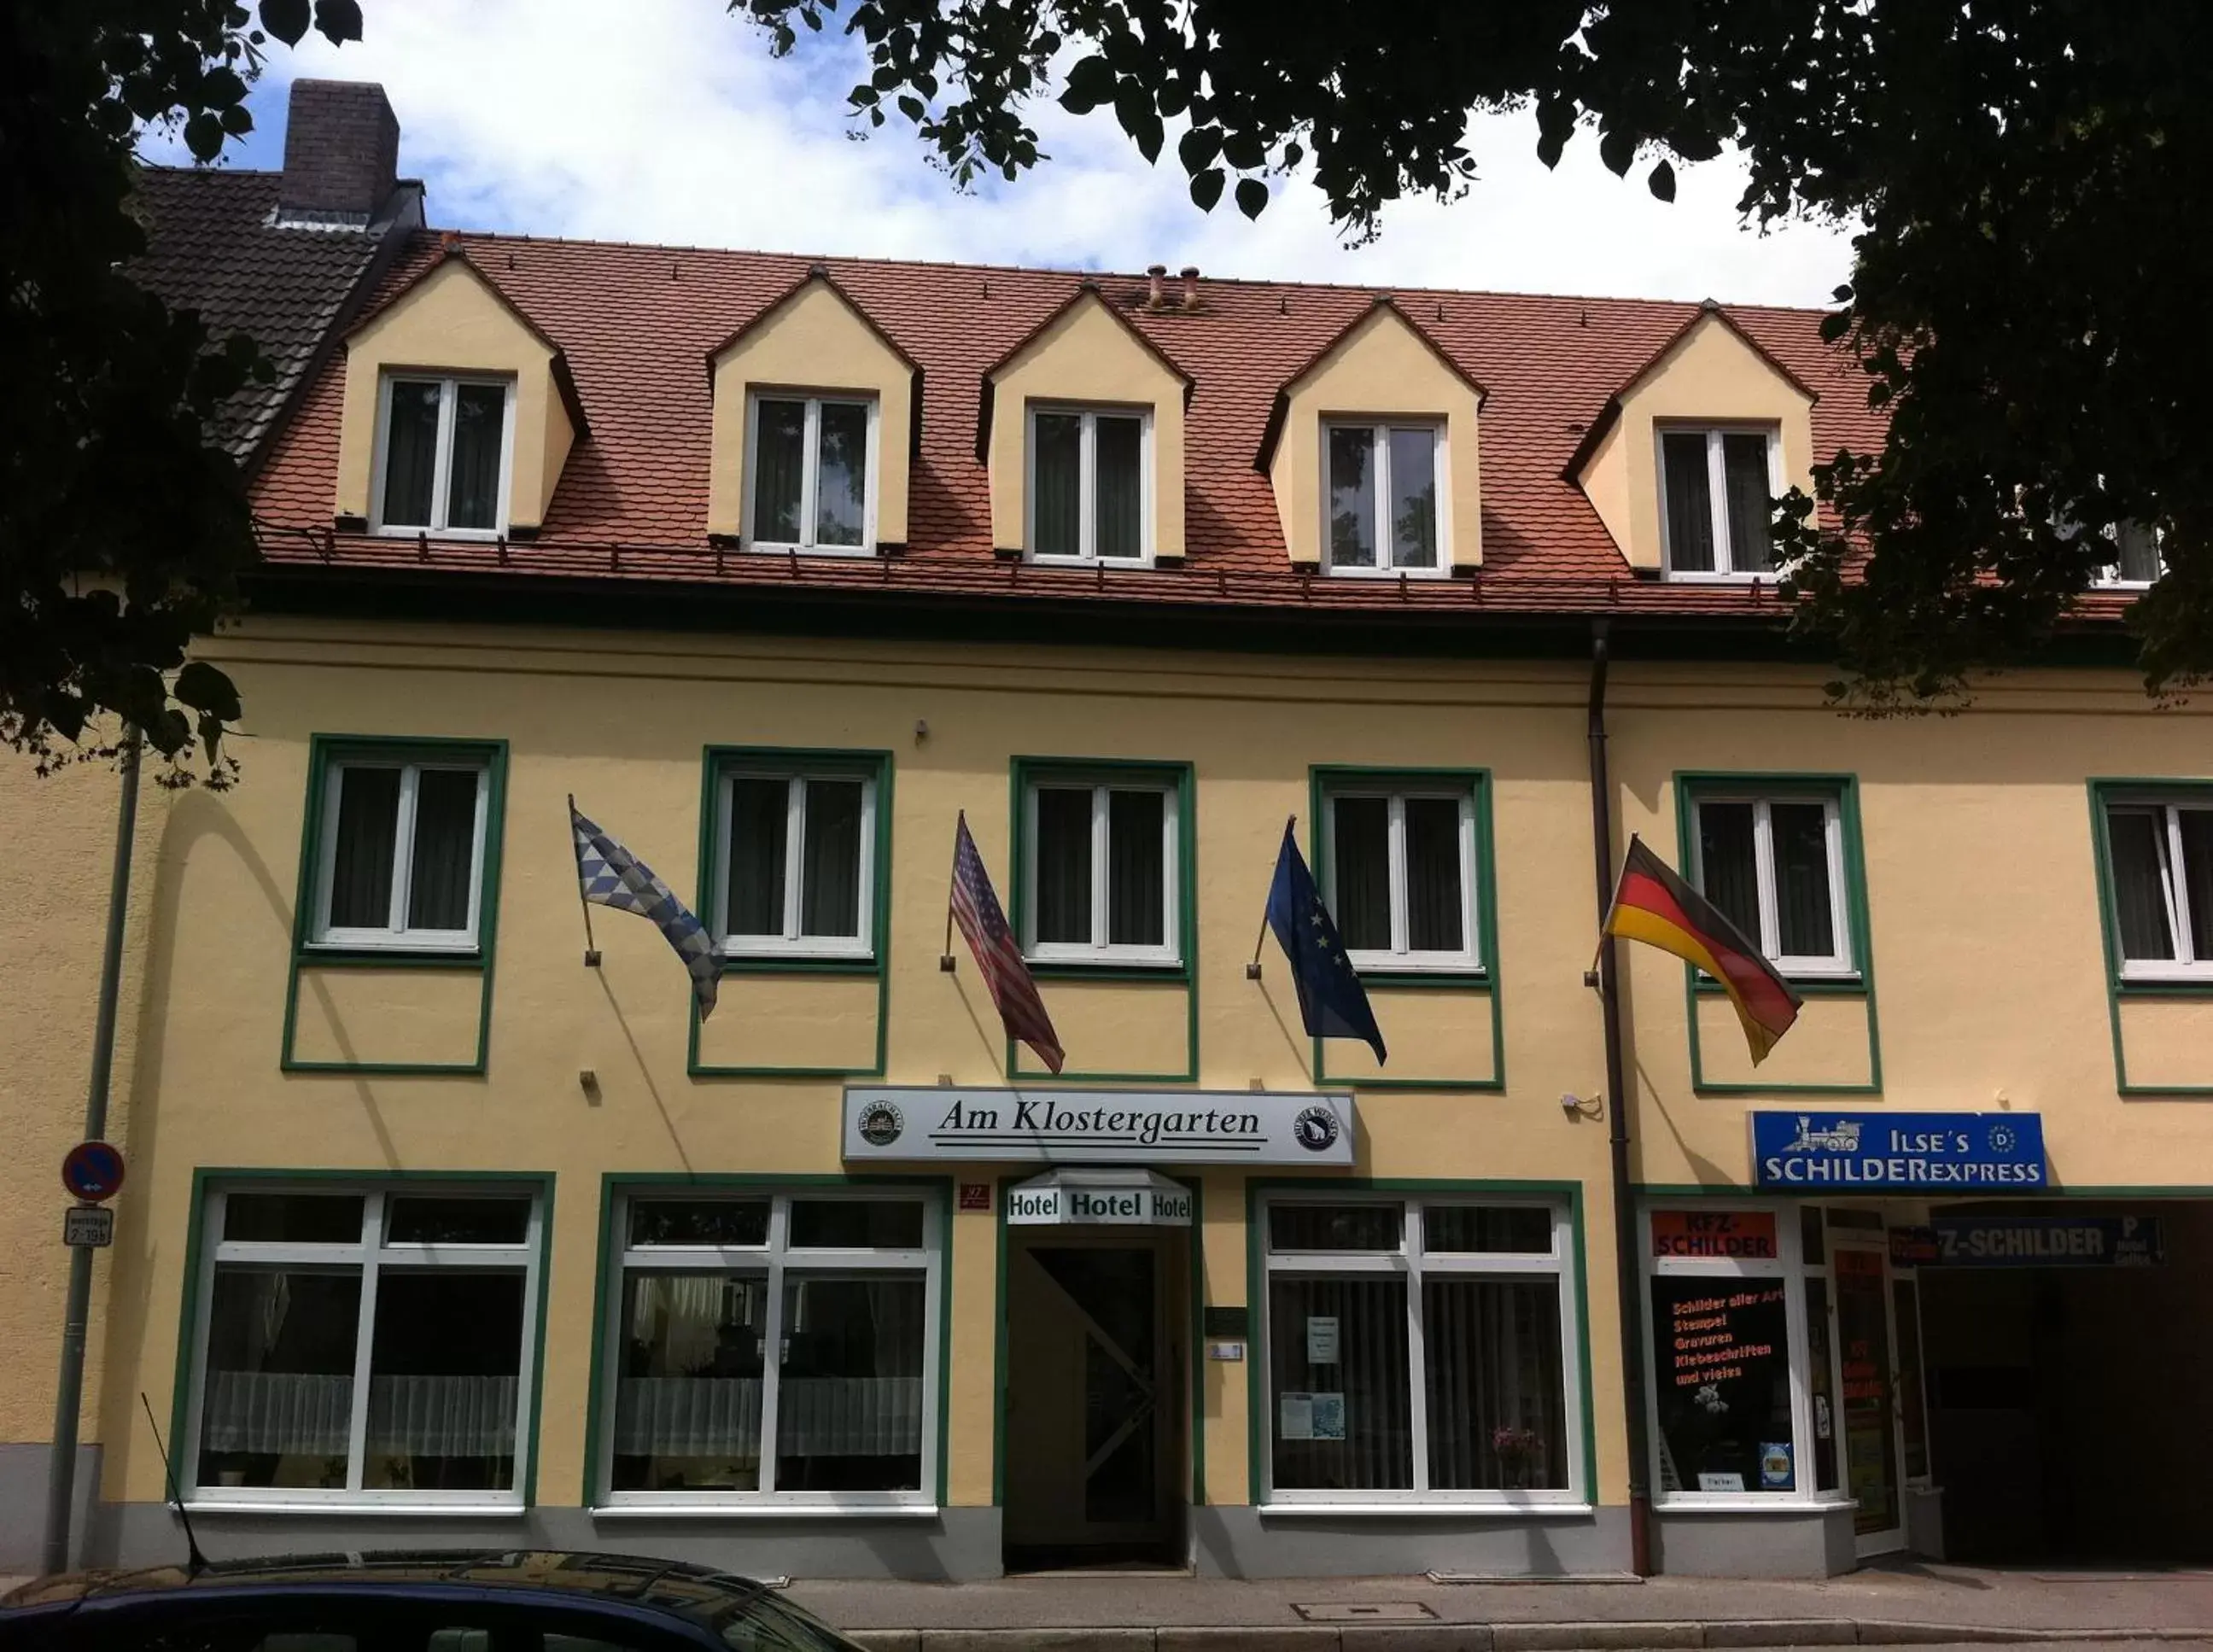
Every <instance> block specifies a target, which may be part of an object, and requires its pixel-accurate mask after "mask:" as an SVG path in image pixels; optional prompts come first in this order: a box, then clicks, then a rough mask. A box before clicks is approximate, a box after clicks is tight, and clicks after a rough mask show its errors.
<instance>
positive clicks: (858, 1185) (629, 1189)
mask: <svg viewBox="0 0 2213 1652" xmlns="http://www.w3.org/2000/svg"><path fill="white" fill-rule="evenodd" d="M872 1194H873V1195H875V1196H877V1197H880V1198H898V1197H901V1196H906V1195H911V1196H913V1197H915V1198H918V1199H919V1200H920V1201H921V1202H922V1203H923V1205H924V1211H925V1218H924V1220H925V1227H924V1242H925V1247H926V1248H927V1249H928V1251H929V1253H930V1260H929V1264H928V1279H927V1283H926V1289H927V1290H928V1291H929V1308H928V1312H929V1314H930V1320H931V1325H932V1329H931V1332H930V1337H931V1338H934V1341H932V1340H926V1341H925V1344H924V1350H923V1357H924V1373H923V1380H924V1384H925V1387H926V1390H927V1392H928V1396H929V1399H930V1406H929V1410H928V1421H927V1423H926V1424H925V1426H926V1427H927V1429H928V1437H927V1438H926V1439H925V1440H924V1445H923V1457H924V1483H923V1484H922V1486H921V1487H920V1488H919V1490H918V1493H917V1494H916V1495H913V1496H906V1497H903V1496H899V1495H897V1494H882V1493H869V1494H862V1495H859V1496H857V1497H852V1498H850V1500H842V1499H841V1498H840V1497H838V1495H837V1494H835V1493H815V1494H812V1495H809V1494H805V1493H798V1494H795V1493H792V1492H789V1491H784V1492H777V1491H771V1492H766V1493H763V1492H757V1491H756V1492H712V1491H697V1492H687V1493H685V1494H683V1495H681V1496H676V1497H666V1496H664V1497H658V1498H654V1497H647V1498H643V1499H638V1498H632V1497H613V1503H612V1504H611V1503H610V1498H611V1496H612V1495H613V1494H612V1493H611V1491H610V1487H609V1478H610V1476H609V1473H608V1469H609V1466H610V1463H611V1457H610V1453H611V1452H612V1449H613V1444H614V1439H613V1426H612V1424H613V1405H614V1401H615V1398H616V1389H615V1383H614V1381H613V1380H612V1374H613V1370H614V1368H615V1363H616V1357H615V1356H616V1350H617V1345H618V1342H619V1338H618V1335H617V1332H618V1326H617V1323H616V1321H617V1318H618V1315H619V1311H620V1305H621V1302H622V1299H623V1279H624V1270H625V1255H626V1253H629V1252H630V1250H631V1247H630V1244H629V1235H628V1234H626V1233H625V1232H624V1231H622V1230H621V1228H619V1226H618V1223H619V1221H620V1220H621V1219H622V1217H623V1216H624V1215H625V1212H626V1211H627V1210H628V1209H629V1207H630V1205H631V1203H632V1202H634V1201H651V1200H653V1199H655V1198H675V1197H682V1198H686V1199H688V1200H691V1201H695V1202H715V1201H730V1202H744V1201H748V1200H751V1201H755V1202H759V1201H770V1202H771V1203H772V1204H773V1205H774V1207H775V1208H774V1211H773V1214H772V1215H771V1223H772V1225H773V1226H774V1227H775V1228H776V1229H777V1232H776V1239H777V1243H776V1245H775V1246H774V1247H766V1246H764V1247H756V1248H753V1249H749V1250H736V1249H734V1250H731V1251H730V1252H729V1256H730V1257H731V1258H733V1259H737V1263H738V1265H740V1266H743V1267H751V1268H753V1270H754V1271H765V1267H766V1264H767V1260H768V1258H769V1253H770V1251H771V1248H773V1249H774V1251H775V1252H776V1253H777V1266H778V1267H779V1269H782V1268H787V1267H789V1268H791V1269H793V1270H794V1271H808V1268H809V1266H810V1264H809V1262H808V1260H807V1259H805V1258H804V1257H802V1258H800V1259H797V1260H796V1261H795V1260H794V1259H793V1257H792V1253H791V1247H789V1243H788V1242H787V1241H788V1239H789V1227H788V1224H789V1214H788V1213H789V1206H790V1203H791V1201H792V1200H794V1199H808V1198H821V1199H831V1200H834V1199H866V1198H869V1196H870V1195H872ZM953 1214H954V1212H953V1179H952V1178H951V1177H950V1176H926V1175H922V1176H908V1175H886V1176H868V1175H862V1176H846V1175H838V1174H826V1173H813V1174H808V1173H799V1174H793V1175H784V1176H779V1175H772V1174H757V1173H751V1172H728V1173H693V1172H691V1171H644V1172H627V1173H626V1172H623V1171H613V1170H611V1171H607V1172H605V1173H603V1174H602V1175H601V1176H600V1206H599V1215H600V1234H599V1249H598V1253H597V1258H596V1271H595V1273H594V1279H593V1285H592V1331H591V1348H592V1359H591V1366H590V1375H589V1377H588V1381H587V1384H586V1397H585V1410H584V1454H583V1465H582V1481H581V1484H580V1488H579V1489H580V1490H581V1492H582V1501H583V1503H584V1506H585V1507H586V1508H587V1509H602V1510H603V1509H607V1508H608V1507H610V1506H618V1507H623V1508H625V1512H629V1513H639V1514H643V1515H653V1514H655V1513H656V1512H657V1513H659V1514H660V1515H662V1516H663V1517H668V1516H670V1515H674V1517H675V1518H679V1519H680V1518H683V1517H684V1516H685V1515H686V1514H694V1515H698V1514H717V1513H719V1514H722V1515H726V1516H727V1515H730V1514H732V1513H733V1511H736V1512H739V1513H743V1512H746V1511H748V1510H750V1511H752V1512H755V1513H762V1512H769V1511H771V1510H781V1511H783V1512H785V1513H789V1514H792V1515H800V1516H806V1515H810V1514H811V1515H814V1516H818V1517H820V1516H823V1515H838V1514H839V1513H843V1512H846V1511H848V1510H850V1511H851V1512H855V1513H859V1514H868V1513H870V1512H874V1513H876V1514H879V1515H886V1514H888V1515H899V1514H901V1513H906V1514H910V1515H911V1514H916V1513H920V1512H923V1511H924V1510H925V1509H928V1510H935V1509H942V1508H943V1507H945V1505H946V1502H947V1497H948V1492H947V1485H948V1476H949V1473H950V1469H949V1453H948V1445H949V1443H950V1440H951V1432H952V1422H951V1417H952V1410H953V1405H952V1392H953V1269H954V1254H953V1236H954V1220H953ZM709 1248H710V1249H711V1248H712V1247H709ZM685 1254H686V1257H687V1259H688V1260H689V1261H690V1262H691V1263H692V1265H695V1266H696V1265H707V1271H714V1270H715V1267H716V1266H717V1265H719V1261H718V1259H713V1258H710V1256H709V1255H708V1254H707V1253H706V1252H705V1251H701V1250H699V1249H698V1248H697V1247H694V1248H693V1249H692V1250H691V1251H689V1252H686V1253H685ZM837 1254H838V1253H836V1252H835V1251H824V1252H823V1253H821V1254H820V1257H819V1258H817V1259H814V1262H813V1264H812V1267H813V1270H814V1271H816V1272H817V1273H824V1272H826V1273H829V1274H831V1275H833V1276H834V1275H835V1274H836V1273H837V1271H838V1270H837V1268H836V1266H835V1262H836V1258H837ZM755 1258H758V1262H756V1261H755V1260H754V1259H755ZM841 1503H843V1507H842V1508H841Z"/></svg>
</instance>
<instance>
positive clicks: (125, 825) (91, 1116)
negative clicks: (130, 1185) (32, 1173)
mask: <svg viewBox="0 0 2213 1652" xmlns="http://www.w3.org/2000/svg"><path fill="white" fill-rule="evenodd" d="M141 751H142V742H141V740H140V736H139V733H138V730H137V728H131V729H130V730H129V731H128V732H127V733H126V734H125V735H124V739H123V789H122V796H121V798H120V799H119V802H117V805H116V815H115V859H114V863H113V866H112V868H111V869H110V870H109V873H108V880H107V948H106V950H105V951H104V952H103V953H102V954H101V960H100V1009H99V1014H98V1016H97V1018H96V1019H95V1020H94V1022H93V1028H92V1082H91V1083H90V1084H89V1085H88V1087H87V1093H86V1096H85V1103H84V1136H83V1138H82V1139H84V1140H85V1141H88V1142H96V1141H99V1140H100V1139H101V1136H102V1135H103V1134H104V1132H105V1131H107V1089H108V1076H109V1074H110V1072H111V1071H112V1070H113V1067H114V1064H115V1000H116V993H117V989H118V987H119V984H120V983H121V981H122V978H123V926H124V921H125V918H126V917H128V916H129V907H130V904H131V842H132V840H133V838H136V837H137V831H138V761H139V757H140V754H141ZM91 1311H92V1250H91V1247H89V1246H85V1245H78V1246H76V1247H72V1248H71V1249H70V1275H69V1297H68V1301H67V1303H66V1305H65V1306H64V1308H63V1311H62V1361H61V1376H60V1381H59V1382H58V1385H57V1388H56V1393H55V1395H54V1445H53V1460H52V1462H51V1463H50V1464H48V1466H47V1470H46V1557H45V1563H44V1564H45V1567H46V1570H47V1571H48V1572H50V1573H51V1572H60V1571H67V1570H69V1564H70V1504H71V1503H74V1502H75V1501H76V1419H77V1412H78V1411H80V1410H81V1409H82V1406H83V1404H84V1339H85V1325H86V1321H87V1320H88V1319H89V1318H90V1317H91Z"/></svg>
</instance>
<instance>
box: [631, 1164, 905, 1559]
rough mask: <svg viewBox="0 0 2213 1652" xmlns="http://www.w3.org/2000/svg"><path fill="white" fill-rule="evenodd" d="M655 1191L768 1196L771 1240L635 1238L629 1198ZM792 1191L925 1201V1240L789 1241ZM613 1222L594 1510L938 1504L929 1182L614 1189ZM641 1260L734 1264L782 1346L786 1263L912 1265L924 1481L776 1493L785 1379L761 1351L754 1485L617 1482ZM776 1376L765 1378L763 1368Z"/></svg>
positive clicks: (773, 1343) (743, 1198) (894, 1268)
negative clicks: (624, 1375)
mask: <svg viewBox="0 0 2213 1652" xmlns="http://www.w3.org/2000/svg"><path fill="white" fill-rule="evenodd" d="M655 1197H660V1198H680V1199H681V1200H683V1201H684V1202H686V1203H687V1204H690V1203H698V1202H701V1201H703V1200H713V1199H728V1200H729V1201H730V1202H731V1203H733V1204H757V1203H760V1202H762V1201H765V1202H766V1203H767V1204H768V1206H769V1218H768V1238H767V1241H766V1242H765V1244H761V1245H747V1246H740V1245H722V1246H716V1245H634V1244H632V1243H631V1237H630V1216H631V1207H632V1206H633V1205H634V1204H640V1203H649V1202H650V1201H651V1200H652V1199H654V1198H655ZM795 1199H804V1200H820V1201H827V1200H833V1199H835V1200H862V1201H868V1202H880V1201H883V1200H887V1199H895V1200H899V1201H903V1202H911V1203H913V1204H918V1205H920V1206H921V1208H922V1248H921V1249H919V1250H877V1249H850V1248H834V1249H833V1248H830V1247H822V1248H819V1249H818V1248H804V1249H802V1248H800V1247H795V1246H793V1245H792V1244H791V1242H790V1234H791V1205H792V1201H793V1200H795ZM613 1204H614V1210H613V1218H612V1219H613V1223H614V1226H613V1229H612V1232H613V1235H614V1237H613V1255H611V1256H610V1257H609V1259H608V1262H607V1266H608V1269H609V1271H610V1286H611V1288H610V1289H609V1290H608V1291H607V1317H606V1320H605V1322H604V1323H603V1324H601V1325H600V1326H599V1328H598V1333H597V1345H598V1348H599V1358H600V1372H601V1373H602V1375H603V1377H604V1379H605V1380H604V1381H601V1383H600V1430H599V1452H598V1459H599V1460H598V1461H596V1462H594V1464H593V1465H592V1466H591V1468H592V1484H593V1486H594V1488H595V1497H596V1503H595V1505H594V1508H595V1511H597V1510H607V1511H609V1512H613V1511H617V1510H620V1511H624V1512H627V1513H638V1514H642V1513H648V1512H652V1511H659V1512H661V1513H667V1512H668V1511H669V1510H672V1509H696V1510H720V1511H722V1512H725V1513H727V1512H730V1511H734V1510H740V1509H754V1510H757V1511H760V1512H768V1511H771V1510H775V1509H785V1510H789V1509H806V1510H808V1511H811V1512H814V1513H819V1514H832V1513H850V1514H856V1515H869V1514H876V1515H881V1514H882V1513H884V1512H885V1511H886V1510H894V1509H895V1510H901V1511H906V1512H911V1513H914V1514H917V1515H932V1514H936V1512H937V1493H936V1485H937V1476H938V1460H937V1452H938V1419H939V1417H940V1416H941V1415H942V1411H943V1409H944V1406H945V1395H944V1393H943V1392H942V1388H941V1387H940V1379H941V1377H942V1372H943V1369H944V1361H943V1359H942V1353H943V1349H944V1343H943V1337H944V1334H945V1327H944V1324H943V1320H942V1314H943V1308H944V1304H943V1297H944V1291H943V1289H942V1285H943V1279H944V1267H945V1248H946V1234H945V1226H944V1221H943V1217H942V1208H941V1204H940V1201H939V1200H938V1199H937V1198H935V1197H933V1196H932V1194H931V1192H930V1190H929V1189H928V1188H924V1187H918V1186H911V1185H905V1186H890V1185H885V1186H869V1185H867V1184H855V1185H851V1186H825V1187H797V1188H794V1187H771V1186H760V1187H735V1186H733V1187H722V1188H704V1189H703V1188H698V1187H691V1188H685V1189H681V1190H679V1189H674V1188H670V1189H665V1190H653V1191H650V1192H649V1191H648V1190H645V1189H643V1188H632V1189H623V1190H619V1191H618V1192H616V1193H615V1194H614V1195H613ZM632 1268H638V1269H642V1270H644V1271H649V1272H654V1273H671V1272H699V1273H724V1274H741V1275H744V1276H747V1277H753V1278H759V1280H761V1281H762V1282H763V1295H764V1299H765V1319H764V1320H763V1321H762V1335H761V1346H762V1348H763V1349H764V1350H781V1349H782V1348H783V1283H784V1276H785V1275H786V1274H787V1273H788V1272H791V1271H799V1272H803V1273H806V1274H808V1275H809V1276H810V1277H815V1278H825V1277H828V1278H837V1277H846V1278H854V1277H864V1276H873V1275H877V1274H919V1275H920V1276H921V1278H922V1288H923V1321H922V1466H921V1473H920V1474H919V1476H918V1478H919V1480H920V1482H921V1484H919V1485H918V1487H917V1489H916V1490H912V1491H779V1490H776V1489H775V1486H776V1459H777V1402H778V1399H779V1397H780V1391H781V1388H782V1376H781V1374H780V1373H781V1362H780V1361H778V1362H771V1361H769V1360H768V1359H767V1358H766V1357H765V1356H764V1358H763V1360H762V1365H761V1370H762V1378H763V1381H762V1384H761V1411H760V1479H761V1484H762V1487H763V1489H762V1490H757V1491H713V1490H700V1491H617V1490H613V1484H614V1459H615V1450H614V1447H615V1405H616V1403H617V1399H618V1397H619V1386H620V1382H621V1353H622V1310H623V1297H624V1294H625V1281H626V1279H627V1277H628V1275H629V1271H630V1270H631V1269H632ZM772 1371H774V1372H777V1373H778V1375H777V1380H776V1381H769V1380H768V1377H769V1374H770V1373H771V1372H772Z"/></svg>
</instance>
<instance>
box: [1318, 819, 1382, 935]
mask: <svg viewBox="0 0 2213 1652" xmlns="http://www.w3.org/2000/svg"><path fill="white" fill-rule="evenodd" d="M1330 809H1331V813H1330V826H1331V834H1330V835H1331V845H1330V847H1331V854H1330V864H1331V870H1332V877H1333V879H1334V881H1335V886H1336V887H1335V888H1334V889H1333V891H1332V893H1333V894H1334V895H1335V896H1336V911H1335V914H1334V916H1335V917H1336V918H1337V931H1338V936H1339V937H1340V938H1342V939H1343V941H1344V944H1345V945H1346V946H1347V947H1349V948H1352V949H1353V950H1354V951H1356V952H1388V951H1389V950H1390V949H1391V801H1390V799H1388V798H1387V797H1338V798H1333V799H1332V800H1331V804H1330Z"/></svg>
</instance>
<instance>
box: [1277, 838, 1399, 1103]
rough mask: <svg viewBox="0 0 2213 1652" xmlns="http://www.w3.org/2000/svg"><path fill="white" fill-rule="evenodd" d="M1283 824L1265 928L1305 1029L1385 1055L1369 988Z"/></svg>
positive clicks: (1380, 1059)
mask: <svg viewBox="0 0 2213 1652" xmlns="http://www.w3.org/2000/svg"><path fill="white" fill-rule="evenodd" d="M1296 824H1297V822H1296V820H1289V821H1286V822H1285V823H1284V826H1283V853H1282V854H1280V855H1278V856H1277V857H1276V881H1275V882H1273V883H1272V884H1271V885H1269V887H1268V927H1269V928H1270V929H1271V930H1274V931H1275V932H1276V939H1277V941H1278V942H1281V943H1282V945H1283V956H1284V957H1286V958H1288V959H1289V960H1290V965H1291V979H1292V981H1293V982H1294V983H1295V984H1296V985H1297V987H1298V989H1299V1015H1300V1017H1301V1019H1302V1020H1303V1021H1305V1022H1306V1024H1307V1031H1308V1033H1309V1034H1311V1035H1312V1036H1313V1037H1315V1038H1318V1039H1364V1040H1366V1042H1367V1045H1368V1047H1369V1049H1371V1050H1373V1051H1375V1059H1376V1060H1377V1062H1379V1063H1381V1061H1382V1060H1383V1059H1384V1055H1383V1033H1382V1029H1381V1028H1380V1027H1377V1026H1376V1025H1375V1010H1374V1009H1370V1008H1369V1003H1368V989H1367V988H1365V987H1363V986H1362V985H1361V984H1360V974H1359V972H1358V971H1356V970H1355V969H1354V968H1353V967H1352V960H1350V958H1348V957H1346V956H1345V955H1344V942H1342V941H1341V940H1339V939H1338V934H1337V925H1336V924H1334V923H1332V922H1331V920H1330V916H1329V908H1327V907H1326V906H1325V905H1322V904H1321V891H1320V890H1319V889H1317V888H1315V887H1314V874H1313V873H1311V872H1309V871H1308V870H1307V863H1306V857H1305V856H1303V855H1302V854H1300V853H1299V841H1298V838H1297V837H1296V836H1295V834H1294V832H1293V831H1292V827H1293V826H1295V825H1296Z"/></svg>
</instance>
